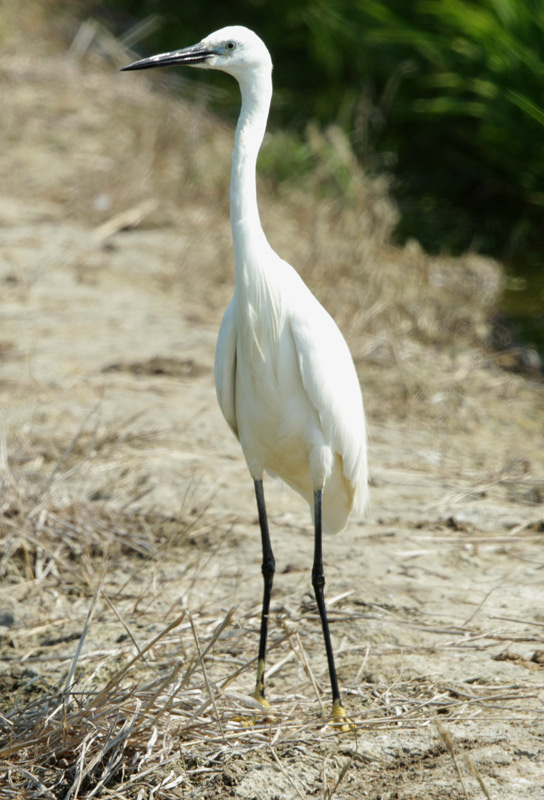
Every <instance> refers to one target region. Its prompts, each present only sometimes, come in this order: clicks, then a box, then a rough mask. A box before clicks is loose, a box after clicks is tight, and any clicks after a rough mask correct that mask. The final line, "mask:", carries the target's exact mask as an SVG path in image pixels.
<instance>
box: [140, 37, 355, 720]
mask: <svg viewBox="0 0 544 800" xmlns="http://www.w3.org/2000/svg"><path fill="white" fill-rule="evenodd" d="M175 64H184V65H189V66H195V67H201V68H207V69H219V70H223V71H224V72H228V73H229V74H231V75H232V76H234V77H235V78H236V79H237V81H238V83H239V85H240V91H241V96H242V108H241V112H240V116H239V119H238V124H237V127H236V137H235V145H234V151H233V159H232V172H231V185H230V207H231V211H230V216H231V226H232V238H233V245H234V262H235V289H234V295H233V298H232V300H231V302H230V304H229V306H228V307H227V310H226V311H225V315H224V317H223V322H222V324H221V329H220V331H219V337H218V341H217V351H216V358H215V383H216V388H217V397H218V400H219V405H220V407H221V410H222V412H223V415H224V416H225V419H226V421H227V422H228V424H229V426H230V428H231V429H232V431H233V432H234V434H235V435H236V436H237V437H238V439H239V440H240V444H241V446H242V450H243V453H244V456H245V458H246V461H247V465H248V468H249V471H250V473H251V475H252V477H253V480H254V482H255V489H256V493H257V504H258V509H259V521H260V525H261V535H262V543H263V575H264V580H265V592H264V599H263V613H262V624H261V642H260V648H259V667H258V673H257V689H256V697H257V699H258V700H259V701H260V702H261V703H262V705H263V706H265V707H267V706H268V703H267V701H266V700H265V699H264V654H265V646H266V635H267V623H268V607H269V602H270V592H271V588H272V579H273V574H274V558H273V555H272V548H271V545H270V540H269V535H268V524H267V519H266V510H265V506H264V494H263V490H262V478H263V473H264V472H265V471H266V472H269V473H271V474H274V475H278V476H279V477H280V478H282V479H283V480H284V481H285V482H286V483H288V484H289V486H292V488H293V489H295V490H296V491H297V492H299V493H300V494H301V495H302V496H303V497H304V498H305V499H306V500H307V501H308V503H309V505H310V508H311V511H312V515H313V518H314V523H315V550H314V568H313V571H312V582H313V585H314V589H315V591H316V599H317V602H318V606H319V610H320V614H321V619H322V623H323V632H324V636H325V644H326V648H327V657H328V663H329V673H330V677H331V685H332V694H333V715H334V716H335V717H343V716H344V713H345V712H344V710H343V707H342V704H341V701H340V694H339V690H338V686H337V681H336V672H335V667H334V659H333V655H332V647H331V644H330V636H329V630H328V623H327V618H326V612H325V605H324V600H323V585H324V575H323V568H322V557H321V528H322V525H323V528H324V529H325V530H327V531H331V532H336V531H340V530H342V529H343V528H345V526H346V524H347V521H348V517H349V515H350V513H351V512H356V513H361V512H362V511H363V508H364V505H365V502H366V498H367V485H368V476H367V457H366V428H365V418H364V411H363V401H362V396H361V390H360V387H359V381H358V379H357V374H356V371H355V367H354V364H353V360H352V358H351V355H350V352H349V349H348V346H347V344H346V342H345V340H344V338H343V337H342V334H341V333H340V331H339V329H338V327H337V326H336V323H335V322H334V321H333V319H332V317H331V316H330V315H329V314H328V313H327V311H325V309H324V308H323V306H322V305H321V304H320V303H319V302H318V301H317V300H316V298H315V297H314V295H313V294H312V293H311V292H310V290H309V289H308V288H307V286H306V285H305V284H304V282H303V281H302V280H301V278H300V277H299V275H298V273H297V272H295V270H294V269H293V268H292V267H291V266H290V265H289V264H287V262H285V261H284V260H283V259H281V258H280V257H279V256H278V255H277V254H276V253H275V252H274V250H273V249H272V248H271V247H270V245H269V243H268V241H267V239H266V236H265V234H264V232H263V229H262V226H261V222H260V218H259V211H258V206H257V190H256V162H257V155H258V152H259V149H260V146H261V143H262V140H263V136H264V132H265V128H266V122H267V118H268V111H269V107H270V101H271V98H272V61H271V59H270V54H269V52H268V50H267V48H266V47H265V45H264V43H263V42H262V40H261V39H260V38H259V37H258V36H257V35H256V34H255V33H253V32H252V31H250V30H248V29H247V28H243V27H240V26H232V27H227V28H223V29H221V30H219V31H216V32H215V33H212V34H211V35H210V36H208V37H206V38H205V39H203V40H202V42H200V43H199V44H197V45H194V46H192V47H189V48H185V49H182V50H176V51H173V52H171V53H162V54H160V55H158V56H153V57H152V58H148V59H142V60H140V61H137V62H135V63H134V64H131V65H129V66H128V67H125V69H147V68H150V67H158V66H167V65H175Z"/></svg>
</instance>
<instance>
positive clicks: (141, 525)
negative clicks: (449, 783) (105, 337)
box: [0, 469, 542, 800]
mask: <svg viewBox="0 0 544 800" xmlns="http://www.w3.org/2000/svg"><path fill="white" fill-rule="evenodd" d="M60 472H61V470H60V469H59V470H58V471H57V475H58V480H65V481H69V476H67V475H66V474H59V473H60ZM3 497H4V500H3V502H2V504H1V506H0V520H1V523H0V547H1V550H2V552H3V554H4V558H3V560H2V570H3V576H2V577H3V582H4V583H3V586H4V592H3V603H4V605H8V604H9V603H10V601H12V603H13V607H19V604H20V603H21V600H23V601H25V597H26V601H25V602H26V604H27V612H25V613H26V614H27V616H29V618H33V619H36V615H37V614H36V612H37V611H38V608H37V607H38V606H39V605H40V604H41V605H42V607H43V612H42V613H43V622H42V623H41V624H37V625H36V624H34V626H29V627H25V626H22V627H21V626H20V625H19V626H17V627H15V628H14V629H13V630H10V628H11V624H10V623H9V620H8V621H7V625H6V626H5V627H4V630H5V633H4V635H3V639H4V641H3V650H4V653H6V652H8V651H9V649H10V647H11V650H12V652H13V656H12V657H10V658H9V659H8V660H7V661H5V665H6V667H7V669H5V670H4V672H3V674H2V676H1V678H0V681H1V683H2V692H3V696H4V700H3V701H2V706H1V709H0V730H1V732H2V733H1V739H0V778H1V783H2V789H1V790H0V796H1V797H5V798H21V797H25V798H39V797H49V798H65V799H66V800H68V799H70V800H76V798H83V797H85V798H90V797H119V798H120V797H123V798H136V797H141V796H142V794H141V793H142V792H149V793H150V796H153V797H156V798H172V797H178V796H179V797H186V796H191V797H193V796H194V797H201V796H205V797H215V796H216V793H217V796H218V797H219V796H222V792H224V791H227V790H228V788H229V786H232V785H235V784H236V783H237V782H239V781H241V780H242V779H243V776H244V774H245V773H246V772H247V770H248V768H249V766H250V765H251V764H254V766H258V768H259V769H262V768H263V765H266V764H270V765H275V766H276V767H277V768H278V769H279V770H280V772H281V773H282V774H283V776H284V778H285V780H286V781H287V783H288V784H289V785H290V786H291V788H292V789H293V791H295V793H296V794H297V795H298V796H301V797H304V796H306V794H305V792H306V791H307V790H308V787H309V786H310V785H312V784H313V783H315V782H317V783H319V782H321V783H322V785H323V787H328V788H324V791H325V794H324V795H323V796H324V797H333V796H334V794H335V793H336V791H337V790H338V791H339V789H340V786H341V784H342V782H343V781H344V779H345V778H346V775H350V774H351V775H352V776H353V775H355V772H356V771H357V770H360V769H361V767H362V765H364V766H365V770H366V771H367V772H366V774H367V777H368V776H370V775H374V776H376V775H377V774H378V773H379V772H380V771H382V770H383V769H385V770H387V769H388V768H389V766H388V757H387V756H384V755H383V754H381V753H380V751H379V749H378V750H376V749H375V748H373V747H372V746H370V747H369V744H368V743H367V745H366V746H365V745H361V742H364V741H365V738H364V737H363V739H361V738H360V737H359V735H360V734H361V733H363V734H364V733H365V732H366V734H367V736H368V734H370V733H371V732H375V733H377V732H379V731H382V732H387V731H391V732H395V731H398V730H399V729H402V730H403V731H405V732H410V731H411V732H412V734H415V732H417V731H418V730H419V731H426V730H427V728H428V727H429V726H436V728H437V731H438V733H439V738H441V739H442V741H443V742H444V743H445V752H450V754H451V755H452V758H453V759H454V763H455V769H456V770H457V772H458V775H459V779H460V782H461V784H462V785H463V787H464V788H463V792H464V796H465V797H467V798H468V797H474V796H475V795H473V794H471V793H469V792H468V790H467V784H466V781H467V780H469V779H470V778H471V777H474V776H476V780H477V782H479V783H480V785H481V786H482V790H483V791H484V792H485V793H486V796H489V794H488V791H487V788H486V786H485V780H484V779H483V777H482V775H481V774H480V773H479V771H478V769H477V767H476V766H475V765H474V763H473V762H472V761H471V760H470V756H469V755H468V754H467V756H466V758H465V759H464V760H463V758H460V756H459V753H460V752H462V750H463V745H462V744H460V743H457V744H455V737H454V734H453V733H452V730H454V729H455V728H456V727H457V726H458V725H459V724H463V725H464V726H465V727H466V726H467V725H468V726H470V723H471V722H475V721H477V722H478V724H479V725H481V724H487V725H493V724H494V723H500V724H501V725H504V724H505V723H506V722H508V721H510V722H515V721H516V720H519V721H520V722H522V721H523V720H525V719H529V718H531V717H532V716H534V703H535V702H536V701H537V698H538V687H534V686H533V687H531V688H525V687H524V686H523V685H522V684H510V685H508V684H505V683H504V682H502V683H499V684H497V685H493V684H490V683H489V681H487V680H482V681H481V682H478V681H476V682H475V681H474V680H472V679H471V680H467V682H462V683H457V684H456V683H452V682H448V681H443V680H434V681H433V680H429V679H428V678H423V679H415V678H409V679H402V678H397V679H396V680H395V681H393V682H390V681H387V680H385V681H384V680H379V679H376V676H375V675H370V674H369V672H368V664H367V657H368V645H367V644H366V643H365V644H362V643H359V644H357V642H365V640H366V636H364V635H362V634H361V633H359V629H360V630H361V631H362V630H363V629H364V628H362V627H361V626H366V625H368V624H369V622H371V621H372V620H376V621H380V624H381V625H382V626H386V627H388V626H389V627H391V628H392V629H394V630H396V632H397V635H399V634H400V636H401V637H402V636H403V633H402V632H403V631H405V632H406V633H408V632H409V631H410V630H412V631H413V630H418V631H419V632H420V633H421V634H422V637H423V639H424V638H425V636H429V635H432V638H433V641H434V644H433V645H425V644H422V645H420V647H422V649H423V650H425V649H427V648H428V649H429V653H430V652H432V650H434V649H435V648H437V647H438V648H439V649H444V650H446V651H448V650H450V651H451V653H452V656H453V655H454V654H455V653H459V652H462V651H463V650H472V651H474V650H477V651H481V653H482V654H483V653H485V652H486V651H487V650H488V649H489V648H490V647H493V646H496V645H497V644H500V643H501V642H504V643H505V645H509V644H511V643H512V642H513V641H516V642H517V643H518V645H519V644H521V643H526V644H529V645H533V646H535V645H538V644H541V643H542V633H541V631H539V630H535V631H534V635H529V636H528V635H527V634H524V635H520V634H519V631H517V630H516V629H517V623H518V622H520V621H519V620H511V621H510V629H505V627H504V621H503V622H500V623H499V625H498V627H497V628H496V629H495V630H492V629H482V628H481V627H479V626H478V624H477V623H475V622H474V621H473V620H472V618H471V619H469V620H467V621H466V622H465V623H464V624H463V623H462V624H459V623H457V624H441V623H440V622H439V621H437V622H435V621H433V620H429V619H428V618H426V617H425V615H424V614H421V616H419V617H418V616H414V614H413V612H411V613H409V614H406V613H405V612H404V611H403V610H402V609H400V608H396V609H394V608H387V607H386V606H383V607H378V606H376V607H368V608H363V609H362V610H361V611H358V610H357V605H355V606H353V604H351V607H350V606H346V607H344V600H345V597H344V596H340V597H338V598H330V600H329V606H330V619H331V624H332V625H333V629H334V630H336V631H338V632H342V631H343V632H344V637H347V641H345V643H344V646H343V647H342V648H341V649H340V650H339V656H340V658H341V662H342V666H343V669H344V670H345V671H346V674H351V675H352V676H353V678H352V680H351V683H350V684H349V686H348V687H347V689H346V694H347V701H348V705H349V707H350V708H355V707H356V706H358V705H359V703H358V702H357V700H359V701H363V702H362V704H361V706H360V707H361V711H360V712H356V713H355V714H351V718H352V721H353V723H354V730H353V731H351V732H347V733H344V734H341V735H339V734H338V733H337V732H336V731H335V730H334V729H333V728H330V727H329V726H328V725H327V724H326V713H325V716H323V714H324V703H323V692H325V695H326V682H325V683H323V681H322V678H321V677H320V676H319V677H318V676H317V675H315V674H313V667H312V666H311V665H312V663H314V662H315V654H316V653H321V650H322V642H321V635H320V631H319V619H318V615H317V611H316V609H315V606H314V604H313V601H312V602H311V603H309V604H307V605H305V606H302V607H301V608H300V609H298V610H297V611H296V612H293V609H294V608H295V607H296V604H297V600H296V598H289V597H287V598H284V599H283V601H282V604H281V606H280V607H279V608H278V607H276V608H275V613H274V617H275V627H276V631H277V630H278V629H279V630H280V633H279V634H277V633H276V635H275V636H274V637H273V638H272V641H271V646H270V655H269V665H270V666H269V669H268V676H269V680H270V679H271V678H272V676H273V675H274V674H275V673H276V672H277V671H279V670H281V674H282V679H281V681H282V686H283V687H284V690H285V687H287V689H286V690H285V691H284V693H283V694H282V695H281V697H280V698H279V700H278V699H276V700H275V702H274V705H273V709H272V712H271V713H270V714H269V715H268V716H267V717H266V718H264V717H263V716H262V714H259V711H258V708H259V707H258V704H256V703H255V701H253V700H252V699H251V698H250V697H248V696H247V694H246V693H245V692H244V691H243V689H242V690H240V688H239V686H247V685H248V684H249V683H250V681H251V674H252V672H253V668H254V664H255V646H256V631H257V627H258V609H257V608H250V609H249V610H247V611H246V612H244V610H243V608H241V607H236V608H230V609H227V610H226V611H223V612H220V613H219V614H217V609H214V610H210V608H208V607H207V605H206V603H204V604H201V605H200V607H199V608H198V610H197V611H196V610H193V612H192V614H191V613H190V612H189V611H188V610H186V609H183V610H181V613H180V611H179V600H178V601H175V600H174V604H173V605H172V603H171V602H169V603H168V604H167V606H168V607H167V608H165V606H164V604H163V606H160V605H159V606H157V600H156V598H154V599H153V600H150V597H149V594H148V592H149V583H150V581H152V580H153V579H152V578H151V577H149V576H151V575H152V574H153V572H154V570H155V569H156V567H155V566H154V564H155V565H156V564H158V563H160V561H161V559H163V558H164V557H165V556H166V554H168V557H169V558H170V559H172V560H177V561H178V562H179V563H183V562H184V561H186V560H187V553H188V552H189V551H190V550H191V548H192V547H193V546H194V539H193V540H191V535H196V537H197V538H198V532H197V531H195V528H196V527H197V526H196V525H195V524H194V522H193V525H192V526H191V524H190V523H189V522H187V523H186V524H185V528H184V538H183V537H181V538H180V537H179V536H178V537H177V546H176V548H175V549H174V548H173V547H172V543H171V541H169V542H167V543H166V544H165V539H164V529H165V522H166V521H165V520H164V519H161V518H160V516H156V517H153V516H151V515H147V516H144V515H142V514H138V513H131V514H129V513H127V512H124V513H115V512H113V511H109V512H107V513H106V512H104V511H102V512H100V511H98V512H97V509H96V508H95V507H93V506H92V504H88V505H87V506H83V505H79V506H70V507H64V508H58V507H57V505H56V504H55V502H54V500H53V494H52V492H51V484H49V486H47V485H42V486H41V488H39V489H38V490H37V489H36V487H35V488H34V490H33V491H29V490H28V489H25V488H24V481H23V480H22V479H21V477H20V476H18V475H14V474H13V473H9V472H6V471H4V486H3ZM178 525H180V526H181V525H182V523H180V522H179V521H178ZM191 531H192V533H191ZM512 536H515V537H516V540H517V542H516V544H517V546H518V547H523V545H524V542H525V543H526V544H527V545H530V544H531V542H536V541H537V539H539V538H541V533H539V530H538V529H537V527H535V526H527V527H526V529H524V530H519V531H514V532H513V533H512V535H511V536H510V540H511V539H512ZM447 537H448V534H446V538H444V536H435V537H434V538H435V540H438V539H444V542H446V541H447ZM473 538H474V537H473ZM506 539H507V537H493V536H487V537H483V536H480V537H479V540H478V541H479V544H480V546H483V545H484V544H485V546H486V547H493V546H503V545H504V544H505V540H506ZM414 541H415V542H418V543H420V546H421V544H424V546H428V545H429V541H430V539H429V537H425V536H423V535H421V536H419V537H418V536H416V537H415V538H414ZM468 541H469V540H467V538H466V537H465V539H464V541H463V545H462V546H463V548H466V547H467V542H468ZM470 541H471V542H472V539H470ZM444 542H443V543H442V544H441V546H444ZM82 543H85V545H82ZM472 543H473V544H474V543H476V539H475V538H474V542H472ZM450 546H452V547H454V548H455V547H459V542H458V541H457V540H454V539H453V537H452V538H451V545H450ZM142 556H145V560H142ZM200 570H201V564H200V563H198V565H197V566H196V568H195V570H194V573H193V574H186V575H185V578H186V580H187V581H189V582H191V581H194V580H195V579H197V577H198V575H199V574H200ZM146 574H147V575H148V577H149V580H148V579H147V578H145V575H146ZM51 593H53V594H55V595H57V597H58V602H57V607H56V610H54V611H53V610H52V609H51V606H50V604H49V601H48V598H47V595H48V594H51ZM30 595H32V596H33V599H32V600H30ZM28 604H30V605H34V609H33V611H34V614H28ZM176 605H177V606H178V610H177V611H176V610H175V606H176ZM68 607H70V610H68ZM476 613H477V612H475V614H476ZM166 620H169V621H168V622H166ZM4 622H6V620H4ZM146 631H150V633H149V634H148V633H146ZM301 632H302V635H301ZM105 641H108V642H109V644H108V646H107V649H104V645H103V644H99V645H98V646H97V643H102V642H105ZM403 649H404V648H403V647H402V645H399V646H398V648H395V647H393V650H391V648H390V646H389V647H387V646H386V650H385V651H384V652H389V654H391V653H392V652H397V651H398V657H399V658H400V657H401V653H402V650H403ZM411 649H412V650H413V647H412V648H411ZM535 652H536V651H535ZM293 667H295V669H293ZM537 668H538V666H537V660H536V659H535V669H537ZM301 674H304V675H305V676H306V678H305V683H307V688H306V689H305V690H304V691H302V692H301V691H300V680H301V678H300V675H301ZM297 675H298V677H297ZM309 687H313V690H314V692H315V695H314V693H313V692H312V691H311V690H310V691H308V689H309ZM325 702H328V701H325ZM255 714H257V716H255ZM437 747H438V749H437V753H438V752H440V747H439V746H438V744H437ZM293 757H294V758H298V759H300V758H302V757H303V758H304V763H305V765H306V774H305V780H306V781H307V783H306V784H304V783H301V778H300V776H298V777H293V776H292V775H291V774H290V771H289V769H288V765H289V762H290V759H291V758H293ZM248 765H249V766H248ZM286 767H287V772H286ZM350 796H351V795H350Z"/></svg>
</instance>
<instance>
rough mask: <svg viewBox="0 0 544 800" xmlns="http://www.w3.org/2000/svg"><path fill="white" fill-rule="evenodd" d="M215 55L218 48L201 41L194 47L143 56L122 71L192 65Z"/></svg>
mask: <svg viewBox="0 0 544 800" xmlns="http://www.w3.org/2000/svg"><path fill="white" fill-rule="evenodd" d="M215 55H217V51H216V50H213V49H211V48H210V47H206V45H204V44H201V43H199V44H194V45H192V47H185V48H184V49H183V50H173V51H172V52H171V53H159V55H158V56H151V58H141V59H140V60H139V61H134V62H133V63H132V64H128V66H126V67H121V72H125V71H128V70H131V69H152V68H153V67H174V66H179V65H184V64H185V65H187V66H192V65H193V64H202V63H204V61H207V60H208V59H209V58H211V57H212V56H215Z"/></svg>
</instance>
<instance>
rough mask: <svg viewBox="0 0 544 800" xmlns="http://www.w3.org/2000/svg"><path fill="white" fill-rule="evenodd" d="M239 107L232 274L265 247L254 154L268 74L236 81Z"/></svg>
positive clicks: (266, 99)
mask: <svg viewBox="0 0 544 800" xmlns="http://www.w3.org/2000/svg"><path fill="white" fill-rule="evenodd" d="M240 91H241V93H242V109H241V111H240V116H239V118H238V124H237V126H236V136H235V141H234V152H233V156H232V171H231V179H230V221H231V226H232V238H233V244H234V260H235V266H236V275H237V278H238V277H240V278H241V277H242V273H244V272H246V270H248V269H251V268H252V266H253V264H254V263H255V261H256V259H257V257H258V254H259V251H262V248H268V247H269V245H268V242H267V240H266V237H265V235H264V233H263V229H262V227H261V220H260V217H259V209H258V206H257V184H256V165H257V155H258V153H259V149H260V146H261V143H262V140H263V137H264V132H265V129H266V121H267V119H268V110H269V108H270V100H271V98H272V76H271V73H270V70H269V69H264V68H263V69H262V70H260V71H258V72H256V73H253V75H251V76H250V80H247V81H243V80H241V81H240Z"/></svg>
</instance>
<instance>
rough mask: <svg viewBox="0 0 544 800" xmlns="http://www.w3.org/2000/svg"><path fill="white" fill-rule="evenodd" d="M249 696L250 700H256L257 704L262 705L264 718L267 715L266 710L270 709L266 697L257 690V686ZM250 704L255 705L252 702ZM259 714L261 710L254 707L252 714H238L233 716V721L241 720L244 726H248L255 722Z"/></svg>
mask: <svg viewBox="0 0 544 800" xmlns="http://www.w3.org/2000/svg"><path fill="white" fill-rule="evenodd" d="M251 697H252V700H256V701H257V703H259V705H260V706H261V707H262V711H263V713H264V718H265V719H266V717H267V714H266V712H268V711H269V710H270V703H269V702H268V700H267V699H266V697H265V696H264V694H262V691H259V687H257V688H256V689H255V691H254V692H253V694H252V695H251ZM252 705H255V704H252ZM260 716H261V712H260V711H259V709H258V708H256V709H255V714H254V715H253V716H247V717H246V716H245V715H244V716H242V715H238V716H236V717H234V721H235V722H241V723H242V725H243V726H244V727H246V728H248V727H250V726H251V725H255V722H256V721H257V717H260Z"/></svg>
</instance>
